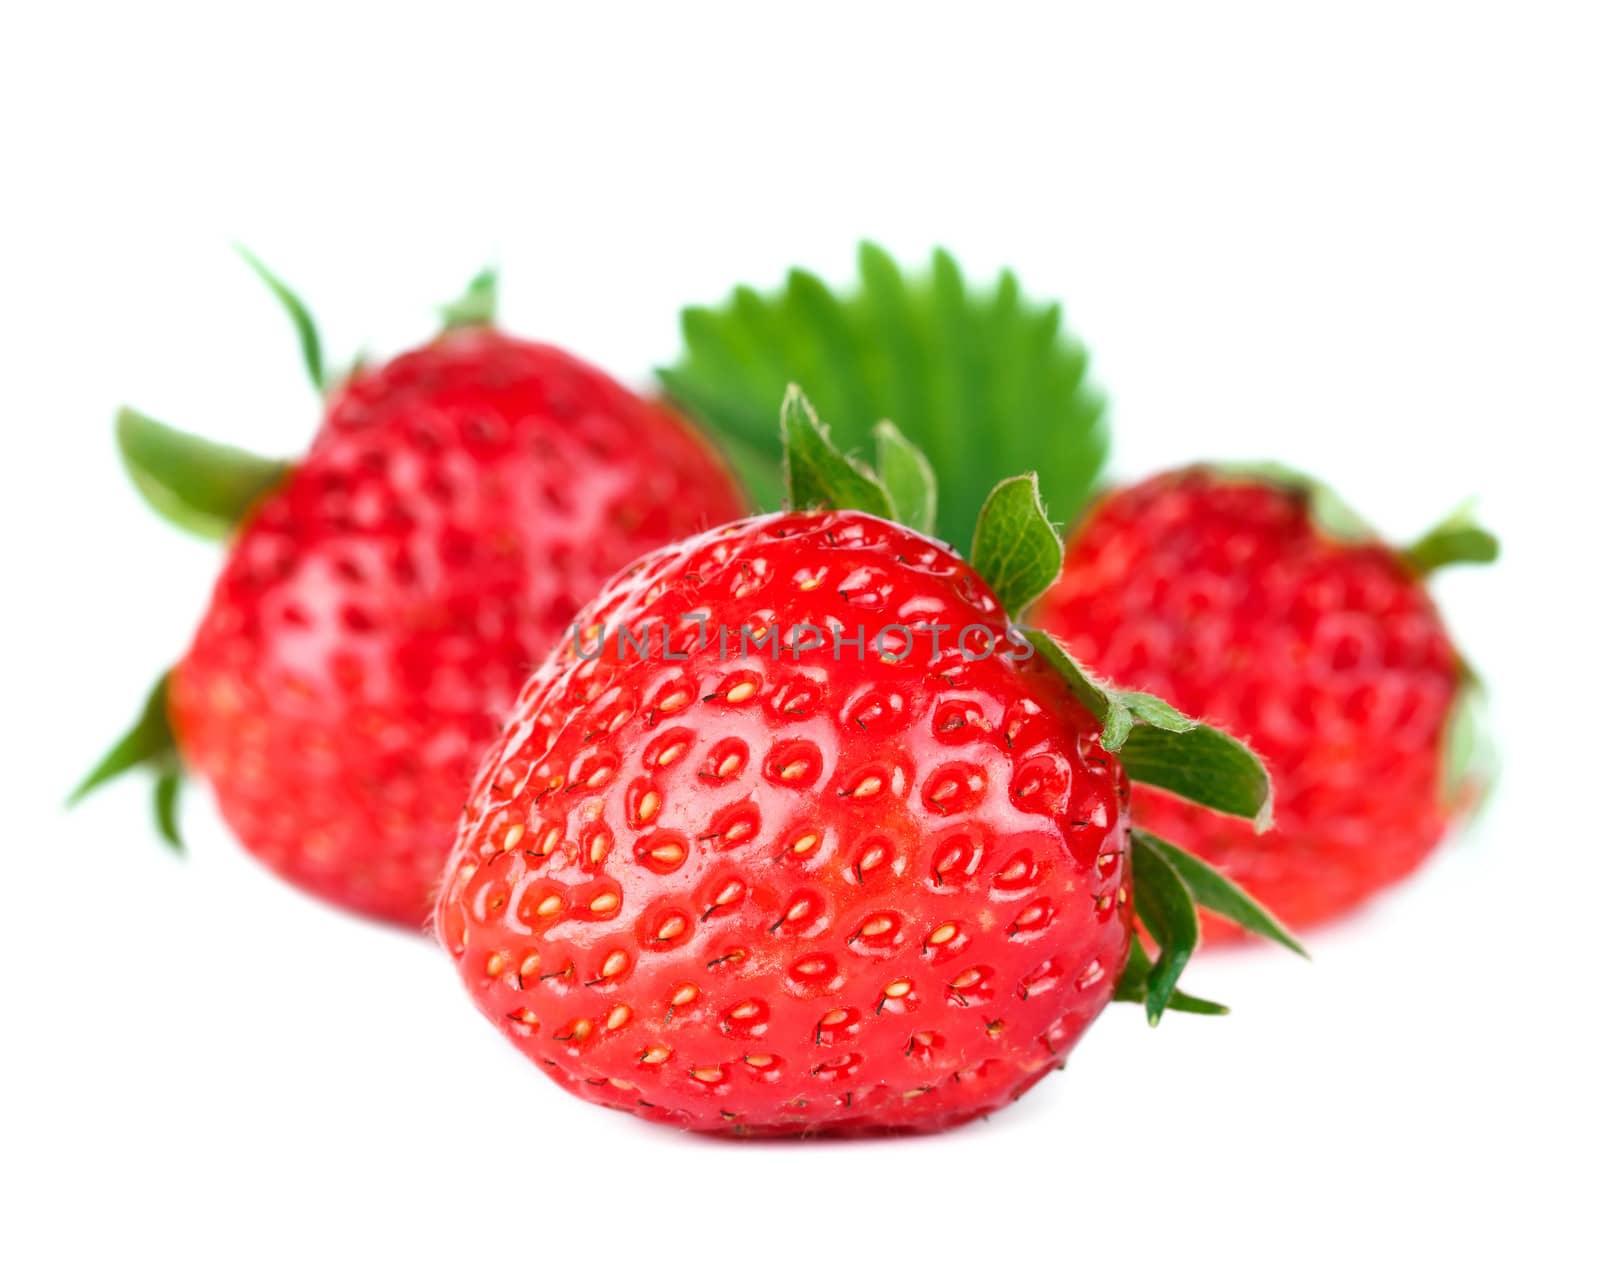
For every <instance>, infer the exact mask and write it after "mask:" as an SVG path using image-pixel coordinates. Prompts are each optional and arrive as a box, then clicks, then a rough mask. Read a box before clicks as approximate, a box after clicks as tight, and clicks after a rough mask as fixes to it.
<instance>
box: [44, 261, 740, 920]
mask: <svg viewBox="0 0 1600 1274" xmlns="http://www.w3.org/2000/svg"><path fill="white" fill-rule="evenodd" d="M257 268H258V269H260V267H259V264H257ZM262 273H263V275H264V276H265V277H266V278H267V281H268V282H269V284H271V286H272V287H273V289H274V291H276V292H277V293H278V295H279V296H280V298H282V299H283V300H284V301H285V303H286V305H287V306H288V308H289V310H290V313H291V315H292V316H293V318H294V320H295V323H296V326H297V328H298V329H299V332H300V336H301V343H302V347H303V351H304V353H305V356H306V363H307V367H308V369H309V370H310V372H311V375H312V379H313V381H314V382H315V383H316V384H317V386H318V388H319V389H321V388H323V375H322V357H321V350H320V344H319V342H318V340H317V336H316V329H315V327H314V326H313V325H312V323H311V320H310V317H309V315H308V314H307V312H306V310H305V307H304V306H303V305H301V303H300V302H299V301H298V299H296V298H295V297H294V295H293V294H292V293H290V292H289V291H288V289H287V288H285V287H284V286H283V285H282V284H281V283H280V282H279V281H278V280H276V279H275V278H273V277H272V276H271V275H268V274H266V272H265V271H264V270H262ZM493 299H494V290H493V278H492V276H489V275H487V274H486V275H483V276H480V277H479V278H478V279H476V280H474V283H473V286H472V287H471V288H469V290H468V292H467V294H466V296H465V297H464V298H463V300H462V301H461V302H458V303H457V304H456V305H455V306H452V307H450V309H449V310H447V312H446V317H447V327H446V330H445V331H444V332H443V334H441V335H440V336H438V337H437V338H435V339H434V340H432V341H430V342H429V343H428V344H426V345H424V346H422V347H421V348H419V349H416V350H414V351H412V352H410V353H406V354H402V355H401V356H399V357H398V358H395V359H393V360H392V361H390V362H388V363H385V364H383V365H382V366H377V367H371V368H359V369H357V370H356V371H354V372H353V373H351V374H350V375H349V377H348V378H347V379H345V380H344V381H343V382H342V383H340V384H338V385H336V386H333V387H331V388H330V389H328V391H327V399H326V412H325V416H324V418H323V422H322V425H321V428H320V429H319V431H318V433H317V436H316V438H315V439H314V441H313V443H312V445H311V448H310V451H309V452H308V453H307V454H306V456H305V457H304V458H303V459H302V460H300V461H299V462H297V463H295V464H293V465H287V464H279V463H275V462H270V461H264V460H260V459H258V458H255V457H251V456H247V455H245V454H243V453H241V452H238V451H235V450H233V449H231V448H224V447H218V446H216V445H214V444H211V443H207V442H204V441H202V440H200V439H198V438H194V437H192V436H191V435H187V434H182V433H179V432H177V431H175V430H172V429H169V428H167V427H165V426H163V425H159V424H156V423H155V422H153V421H151V420H149V419H147V418H145V417H142V416H140V415H138V414H137V413H134V412H131V411H125V412H123V413H122V415H121V416H120V417H119V419H118V423H117V434H118V440H119V443H120V445H121V449H122V454H123V458H124V460H125V461H126V463H127V466H128V469H129V472H130V474H131V475H132V477H133V479H134V481H135V482H136V483H137V485H138V486H139V488H140V490H141V491H142V492H143V493H144V494H145V495H146V496H147V497H148V498H149V500H150V502H151V503H152V504H153V505H155V507H156V508H158V509H159V510H160V511H162V512H163V513H164V514H166V515H168V516H169V517H172V518H173V519H174V520H176V521H178V522H179V523H180V524H182V525H184V526H186V527H188V528H189V529H191V530H197V531H200V532H202V533H205V534H209V535H213V536H216V537H228V538H229V539H230V541H231V542H230V544H229V549H228V555H227V560H226V562H225V563H224V566H223V570H222V574H221V577H220V578H219V579H218V581H217V584H216V588H215V591H214V593H213V595H212V599H211V604H210V606H209V608H208V609H207V611H206V614H205V616H204V618H203V619H202V620H201V623H200V627H199V630H198V632H197V633H196V635H195V638H194V641H193V644H192V645H191V646H190V649H189V651H188V653H187V654H186V655H185V656H184V657H183V658H182V659H181V660H180V661H179V662H178V664H177V666H176V667H175V668H174V669H173V670H172V672H171V673H170V674H169V676H167V677H164V678H163V679H162V681H161V683H160V684H159V685H158V687H157V689H156V691H155V692H154V694H153V695H152V696H151V699H150V701H149V703H148V704H147V706H146V710H145V713H144V716H143V718H142V719H141V721H140V722H139V724H138V725H137V726H136V727H135V728H134V730H133V731H132V732H131V733H130V734H129V735H128V736H127V737H126V738H125V739H123V740H122V741H121V742H120V743H119V744H118V745H117V747H116V748H114V749H113V750H112V752H111V753H110V754H109V755H108V756H107V757H106V758H105V760H104V761H102V763H101V764H100V766H99V767H97V769H96V770H95V772H94V773H93V774H91V775H90V776H89V778H88V779H87V780H85V782H84V784H83V785H82V787H81V788H80V789H79V791H78V792H77V793H75V798H76V796H81V795H82V794H83V793H84V792H87V791H88V790H90V789H91V788H93V787H95V786H96V785H98V784H99V783H100V782H103V781H104V780H106V779H108V778H110V777H112V776H113V775H115V774H117V773H120V772H121V771H123V770H125V769H127V768H129V767H131V766H132V765H135V764H139V763H145V764H148V765H151V766H153V767H154V768H155V769H156V770H157V771H158V774H159V778H158V782H157V789H156V791H157V811H158V815H159V819H160V823H161V826H162V828H163V830H164V831H165V832H166V833H167V835H168V837H169V839H172V840H174V841H176V839H177V829H176V822H175V817H174V808H173V803H174V800H175V796H176V788H177V774H178V767H179V758H180V757H181V763H182V766H183V767H184V768H185V769H187V770H188V771H190V772H192V773H195V774H198V775H200V776H202V777H203V778H205V779H206V780H207V781H208V782H209V783H210V784H211V786H212V788H213V789H214V791H215V793H216V796H217V800H218V803H219V805H220V807H221V810H222V814H223V816H224V818H225V819H226V820H227V822H228V823H229V825H230V826H231V827H232V828H233V830H234V832H235V833H236V834H237V835H238V837H239V839H240V840H241V841H242V842H243V843H244V845H245V846H246V847H247V848H248V849H249V850H250V851H251V852H252V853H254V854H256V855H257V856H258V857H260V858H261V859H262V860H263V861H264V862H266V863H267V864H268V865H269V866H271V867H272V868H273V870H275V871H277V872H278V873H280V874H281V875H283V876H284V877H285V878H287V879H289V880H291V881H293V882H295V883H296V884H298V885H300V886H301V887H303V888H305V889H307V890H309V891H311V892H313V893H315V894H318V895H320V896H321V897H323V898H326V899H328V900H330V901H332V902H335V903H338V904H340V905H342V906H345V907H349V908H351V909H353V910H356V911H359V912H363V913H366V914H368V915H372V916H376V917H380V918H383V919H386V920H392V921H396V922H399V923H402V924H407V925H416V924H420V923H421V922H422V920H423V918H424V916H425V914H426V911H427V908H428V905H429V901H430V894H431V890H432V888H433V885H434V881H435V878H436V877H437V875H438V871H439V867H440V864H441V863H442V862H443V860H444V856H445V854H446V853H447V852H448V849H449V846H450V842H451V839H452V836H453V833H454V829H455V824H456V820H457V817H458V815H459V813H460V809H461V805H462V802H463V800H464V799H465V796H466V792H467V787H468V783H469V780H470V778H471V775H472V770H473V767H474V765H475V764H476V762H477V759H478V757H479V755H480V754H481V753H482V751H483V749H484V747H485V746H486V745H487V743H488V742H489V740H490V739H492V738H493V737H494V734H495V731H496V729H497V727H498V725H499V722H500V719H501V717H502V715H503V714H504V713H505V712H506V710H507V709H508V708H509V707H510V706H511V704H512V703H513V701H514V700H515V697H516V692H517V689H518V687H519V686H520V685H521V683H522V681H523V679H524V677H525V676H526V675H527V672H528V670H529V668H530V667H532V666H533V665H534V664H536V663H537V662H538V660H539V659H541V658H542V657H543V656H544V654H545V653H546V652H547V651H548V650H549V649H551V648H552V647H553V646H555V645H556V644H557V643H558V642H559V641H560V640H561V639H562V636H563V634H564V630H565V626H566V625H567V623H568V622H569V621H570V620H571V618H572V616H573V613H574V612H575V611H576V610H577V608H578V606H579V604H580V603H581V602H582V601H583V600H584V599H585V598H587V597H588V596H590V595H591V594H592V593H593V592H594V591H595V590H596V589H597V588H598V587H599V585H600V584H601V583H602V582H603V581H604V580H605V579H606V577H607V576H608V575H609V574H610V573H611V572H612V571H614V570H615V569H616V568H617V567H618V566H620V565H622V564H623V563H625V562H627V561H629V560H631V559H632V558H634V557H636V556H638V555H639V554H640V553H641V552H644V551H646V550H648V549H651V548H654V547H656V546H657V545H660V544H663V543H666V542H669V541H671V540H675V539H677V538H679V537H681V536H683V535H686V534H689V533H692V532H694V531H696V530H698V529H701V528H703V527H705V526H708V525H712V524H715V523H718V522H721V521H725V520H726V519H727V518H729V517H732V516H735V515H737V514H738V513H740V512H742V511H743V509H744V507H745V506H744V503H743V499H742V497H741V495H740V493H739V491H738V489H737V487H736V485H735V483H734V481H733V480H732V478H731V477H730V476H729V473H728V471H727V470H726V469H725V467H724V466H723V464H722V462H721V461H720V460H719V459H718V457H717V455H716V454H715V453H714V452H713V450H712V449H711V448H710V447H709V446H708V445H707V444H706V443H705V442H704V441H703V440H702V439H701V438H699V437H698V436H696V435H695V433H694V432H693V431H692V430H691V429H690V428H689V427H688V426H686V425H685V424H684V423H683V422H682V421H681V420H680V419H678V418H677V417H675V416H674V415H672V414H671V413H670V412H668V411H667V410H665V409H663V408H660V407H658V406H655V405H653V404H651V403H649V402H647V401H645V400H643V399H641V398H639V397H638V396H636V395H634V394H633V393H630V392H629V391H628V390H626V389H624V388H623V387H621V386H620V385H618V384H617V383H615V382H614V381H612V380H611V379H610V378H608V377H607V376H605V375H604V374H603V373H601V372H599V371H597V370H596V369H594V368H592V367H590V366H587V365H586V364H584V363H582V362H580V361H579V360H577V359H575V358H573V357H572V356H571V355H569V354H566V353H563V352H562V351H560V350H558V349H555V348H552V347H550V346H547V345H538V344H533V343H530V342H527V341H522V340H517V339H515V338H513V337H510V336H507V335H505V334H503V333H501V332H499V331H497V330H496V329H495V328H494V327H493V326H492V325H491V322H492V313H493Z"/></svg>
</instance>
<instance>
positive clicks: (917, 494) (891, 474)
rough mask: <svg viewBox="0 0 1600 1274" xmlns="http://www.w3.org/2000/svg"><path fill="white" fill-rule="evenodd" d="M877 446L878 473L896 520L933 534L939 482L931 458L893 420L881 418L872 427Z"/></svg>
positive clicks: (927, 533) (913, 528) (924, 532)
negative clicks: (930, 461)
mask: <svg viewBox="0 0 1600 1274" xmlns="http://www.w3.org/2000/svg"><path fill="white" fill-rule="evenodd" d="M872 439H873V442H874V443H875V444H876V445H877V453H878V476H879V478H880V479H881V480H882V482H883V486H884V490H886V491H887V492H888V493H889V503H890V504H892V505H893V506H894V518H895V521H896V522H899V523H902V524H903V525H905V526H909V527H910V528H911V529H912V530H913V531H920V532H922V534H923V535H932V534H933V532H934V527H935V525H936V523H937V513H938V509H939V483H938V479H937V478H936V477H935V475H934V472H933V466H932V465H931V464H929V463H928V457H927V456H925V455H923V454H922V452H921V451H920V450H919V449H918V448H917V447H915V446H914V445H912V443H911V442H910V441H909V440H908V439H907V438H906V436H905V435H904V434H903V433H901V432H900V430H899V429H897V428H896V427H895V425H894V422H893V421H890V420H880V421H879V422H878V423H877V424H875V425H874V426H873V427H872Z"/></svg>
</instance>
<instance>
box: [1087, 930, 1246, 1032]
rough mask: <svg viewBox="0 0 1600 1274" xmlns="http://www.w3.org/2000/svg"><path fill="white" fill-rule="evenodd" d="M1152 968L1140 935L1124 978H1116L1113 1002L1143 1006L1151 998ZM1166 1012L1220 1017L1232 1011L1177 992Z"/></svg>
mask: <svg viewBox="0 0 1600 1274" xmlns="http://www.w3.org/2000/svg"><path fill="white" fill-rule="evenodd" d="M1150 968H1151V965H1150V955H1149V953H1148V952H1147V951H1146V950H1145V949H1144V943H1142V942H1140V941H1139V935H1138V934H1134V935H1133V938H1132V941H1131V942H1130V943H1129V946H1128V961H1127V963H1126V964H1124V965H1123V966H1122V974H1121V976H1120V977H1118V978H1117V985H1116V989H1115V990H1114V991H1112V993H1111V998H1112V999H1113V1000H1116V1001H1118V1002H1119V1003H1131V1004H1143V1003H1144V1002H1145V999H1146V997H1147V996H1148V994H1149V991H1148V987H1149V982H1150ZM1167 1011H1168V1012H1169V1013H1197V1014H1200V1015H1202V1016H1204V1017H1221V1016H1223V1015H1225V1014H1226V1013H1227V1012H1228V1011H1229V1010H1228V1006H1227V1005H1226V1004H1218V1003H1217V1002H1216V1001H1215V1000H1202V999H1201V998H1200V997H1199V996H1198V995H1189V994H1188V993H1186V992H1184V991H1181V990H1174V991H1173V992H1172V994H1171V995H1170V996H1169V997H1168V999H1167Z"/></svg>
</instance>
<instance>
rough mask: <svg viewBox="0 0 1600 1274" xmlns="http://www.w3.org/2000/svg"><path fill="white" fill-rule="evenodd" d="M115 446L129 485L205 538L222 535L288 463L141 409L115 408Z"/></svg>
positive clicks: (178, 523)
mask: <svg viewBox="0 0 1600 1274" xmlns="http://www.w3.org/2000/svg"><path fill="white" fill-rule="evenodd" d="M116 434H117V450H118V453H119V454H120V455H121V457H122V463H123V467H124V468H126V469H127V471H128V476H129V477H130V478H131V479H132V480H133V485H134V486H135V487H137V488H138V490H139V493H140V494H141V495H142V496H144V498H145V500H146V502H147V503H148V504H149V505H150V507H151V508H153V509H154V510H155V511H156V512H157V513H159V514H161V516H162V517H164V518H166V519H167V520H168V521H170V522H172V523H173V524H174V525H176V526H179V527H182V528H183V529H184V530H186V531H190V532H193V533H194V534H196V535H200V536H204V537H205V538H207V539H212V540H223V539H226V538H227V537H228V536H229V535H230V534H232V532H233V529H234V527H236V526H237V525H238V524H239V521H240V519H242V518H243V517H244V515H245V514H246V513H247V512H248V511H249V510H250V509H251V508H252V507H253V506H254V505H255V503H256V502H257V501H258V500H260V499H261V497H262V496H263V495H265V494H266V493H267V492H268V491H270V490H272V488H273V487H275V486H277V485H278V483H280V482H282V481H283V479H284V478H285V477H286V476H287V475H288V473H289V466H288V465H287V464H285V463H284V462H283V461H281V460H267V459H265V458H264V457H262V456H253V455H251V454H250V453H249V452H247V451H241V450H239V449H238V448H237V447H225V446H223V445H222V444H220V443H215V442H209V441H207V440H206V439H204V438H201V437H198V436H197V435H195V434H191V433H184V432H183V431H182V430H179V429H174V428H172V427H171V426H170V425H163V424H162V423H160V422H159V421H156V420H152V419H151V418H150V417H148V416H145V415H141V414H140V413H139V412H137V411H134V410H133V409H132V408H130V407H124V408H123V409H122V410H121V411H120V412H118V413H117V422H116Z"/></svg>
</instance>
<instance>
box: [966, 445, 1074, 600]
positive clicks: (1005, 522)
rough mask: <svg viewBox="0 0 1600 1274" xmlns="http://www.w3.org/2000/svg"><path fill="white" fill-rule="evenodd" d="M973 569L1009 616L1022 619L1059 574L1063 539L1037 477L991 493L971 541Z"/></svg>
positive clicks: (1026, 477)
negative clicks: (1048, 511)
mask: <svg viewBox="0 0 1600 1274" xmlns="http://www.w3.org/2000/svg"><path fill="white" fill-rule="evenodd" d="M971 560H972V565H973V568H974V569H975V570H976V571H977V572H978V574H979V575H981V576H983V578H984V579H985V580H987V581H988V584H989V587H990V588H992V589H994V592H995V596H996V597H998V598H999V599H1000V604H1001V605H1002V606H1004V607H1005V608H1006V612H1007V613H1008V614H1011V615H1020V614H1022V613H1023V611H1025V610H1027V609H1028V607H1029V606H1031V605H1032V604H1033V601H1034V599H1035V598H1037V597H1038V596H1039V595H1040V594H1042V593H1043V592H1044V591H1045V589H1047V588H1049V587H1050V585H1052V584H1054V583H1055V581H1056V576H1057V575H1059V574H1061V537H1060V536H1059V535H1057V534H1056V530H1055V527H1053V526H1051V525H1050V519H1049V517H1047V516H1046V515H1045V511H1044V503H1043V501H1042V500H1040V498H1039V476H1038V474H1035V473H1027V474H1023V475H1022V476H1021V477H1016V478H1007V479H1006V480H1005V481H1004V482H1002V483H1000V485H999V486H997V487H995V489H994V490H993V491H991V492H990V493H989V498H988V500H987V501H985V502H984V506H983V509H982V510H981V511H980V512H979V514H978V527H977V530H976V531H975V532H974V534H973V537H972V553H971Z"/></svg>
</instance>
